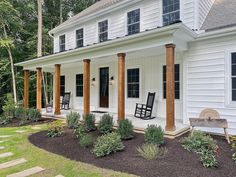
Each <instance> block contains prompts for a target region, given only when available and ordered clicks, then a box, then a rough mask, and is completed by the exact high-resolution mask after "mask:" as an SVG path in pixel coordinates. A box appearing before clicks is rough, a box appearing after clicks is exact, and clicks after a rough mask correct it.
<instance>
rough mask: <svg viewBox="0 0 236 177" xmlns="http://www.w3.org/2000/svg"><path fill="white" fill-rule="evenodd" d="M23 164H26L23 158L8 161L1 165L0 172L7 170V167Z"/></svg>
mask: <svg viewBox="0 0 236 177" xmlns="http://www.w3.org/2000/svg"><path fill="white" fill-rule="evenodd" d="M25 162H27V160H25V159H24V158H21V159H16V160H11V161H8V162H5V163H1V164H0V170H1V169H5V168H9V167H13V166H16V165H19V164H22V163H25Z"/></svg>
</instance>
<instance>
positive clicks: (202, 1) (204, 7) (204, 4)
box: [199, 0, 215, 27]
mask: <svg viewBox="0 0 236 177" xmlns="http://www.w3.org/2000/svg"><path fill="white" fill-rule="evenodd" d="M214 1H215V0H199V27H201V26H202V24H203V22H204V21H205V19H206V16H207V14H208V13H209V12H210V9H211V7H212V5H213V3H214Z"/></svg>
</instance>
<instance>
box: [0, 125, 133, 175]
mask: <svg viewBox="0 0 236 177" xmlns="http://www.w3.org/2000/svg"><path fill="white" fill-rule="evenodd" d="M41 127H42V129H45V128H46V126H45V125H41ZM15 130H26V132H24V133H16V132H14V131H15ZM37 131H39V130H33V129H32V128H31V126H25V127H20V128H0V135H13V136H12V137H9V138H4V139H1V138H0V141H1V140H6V141H5V142H3V143H1V144H0V146H4V147H5V149H3V150H0V154H1V153H4V152H13V153H14V155H13V156H11V157H8V158H3V159H0V163H3V162H7V161H9V160H14V159H17V158H25V159H26V160H28V162H26V163H25V164H22V165H18V166H15V167H11V168H8V169H5V170H1V171H0V176H1V177H3V176H6V175H9V174H12V173H16V172H19V171H22V170H25V169H28V168H31V167H34V166H40V167H42V168H45V169H46V171H44V172H43V173H40V174H38V175H34V176H36V177H37V176H38V177H42V176H43V177H53V176H56V175H58V174H61V175H64V176H65V177H76V176H78V177H109V176H117V177H118V176H119V177H128V176H131V175H128V174H124V173H119V172H114V171H111V170H106V169H101V168H97V167H95V166H92V165H89V164H85V163H80V162H76V161H72V160H69V159H67V158H64V157H62V156H59V155H55V154H52V153H49V152H46V151H44V150H41V149H39V148H37V147H35V146H33V145H32V144H30V143H29V141H28V139H27V137H28V136H29V135H30V134H31V133H34V132H37Z"/></svg>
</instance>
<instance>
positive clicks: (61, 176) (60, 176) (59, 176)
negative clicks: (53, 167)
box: [55, 175, 64, 177]
mask: <svg viewBox="0 0 236 177" xmlns="http://www.w3.org/2000/svg"><path fill="white" fill-rule="evenodd" d="M55 177H64V176H63V175H57V176H55Z"/></svg>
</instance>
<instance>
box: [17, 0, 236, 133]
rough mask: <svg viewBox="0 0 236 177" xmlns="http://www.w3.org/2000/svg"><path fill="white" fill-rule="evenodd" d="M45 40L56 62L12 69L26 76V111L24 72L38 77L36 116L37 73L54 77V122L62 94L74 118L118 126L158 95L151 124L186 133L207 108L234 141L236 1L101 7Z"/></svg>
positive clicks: (134, 0)
mask: <svg viewBox="0 0 236 177" xmlns="http://www.w3.org/2000/svg"><path fill="white" fill-rule="evenodd" d="M49 34H50V35H51V36H52V37H53V38H54V54H52V55H48V56H43V57H41V58H36V59H32V60H29V61H25V62H22V63H18V64H17V65H18V66H23V67H24V70H25V87H26V89H25V95H26V96H25V106H26V107H27V104H28V102H27V94H28V92H27V82H28V81H27V77H28V71H29V70H31V71H36V70H37V73H38V82H37V84H38V89H37V93H38V94H37V95H38V96H37V108H38V109H41V89H40V88H41V86H40V84H41V72H42V70H43V71H44V72H54V71H55V77H54V78H55V79H54V80H55V84H54V87H55V89H54V91H55V96H54V107H55V114H60V93H61V94H63V93H64V92H71V105H70V106H71V108H72V109H73V110H84V113H89V112H90V111H105V112H111V113H118V119H123V118H125V117H126V116H129V115H133V114H134V110H135V106H136V103H145V102H146V100H147V95H148V92H156V97H155V102H154V112H153V116H155V117H156V118H155V119H153V120H152V122H153V123H154V124H155V121H157V120H159V119H162V120H166V130H168V131H175V122H177V121H178V122H181V123H182V124H183V125H188V124H189V118H190V117H198V116H199V113H200V112H201V111H202V110H203V109H204V108H213V109H215V110H217V111H218V112H219V113H220V115H221V117H222V118H225V119H227V120H228V123H229V132H230V133H231V134H235V133H236V2H235V0H145V1H144V0H100V1H98V2H97V3H95V4H94V5H92V6H90V7H89V8H87V9H85V10H84V11H82V12H81V13H79V14H77V15H75V16H74V17H72V18H70V19H69V20H67V21H65V22H64V23H62V24H61V25H59V26H58V27H56V28H54V29H52V30H51V31H50V33H49ZM166 65H167V66H166ZM59 76H60V77H59ZM59 84H60V85H59ZM166 97H167V99H166ZM134 119H135V118H134ZM141 121H142V122H143V123H144V122H145V120H141ZM144 124H145V123H144ZM211 130H212V131H215V132H218V130H217V129H211Z"/></svg>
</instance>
